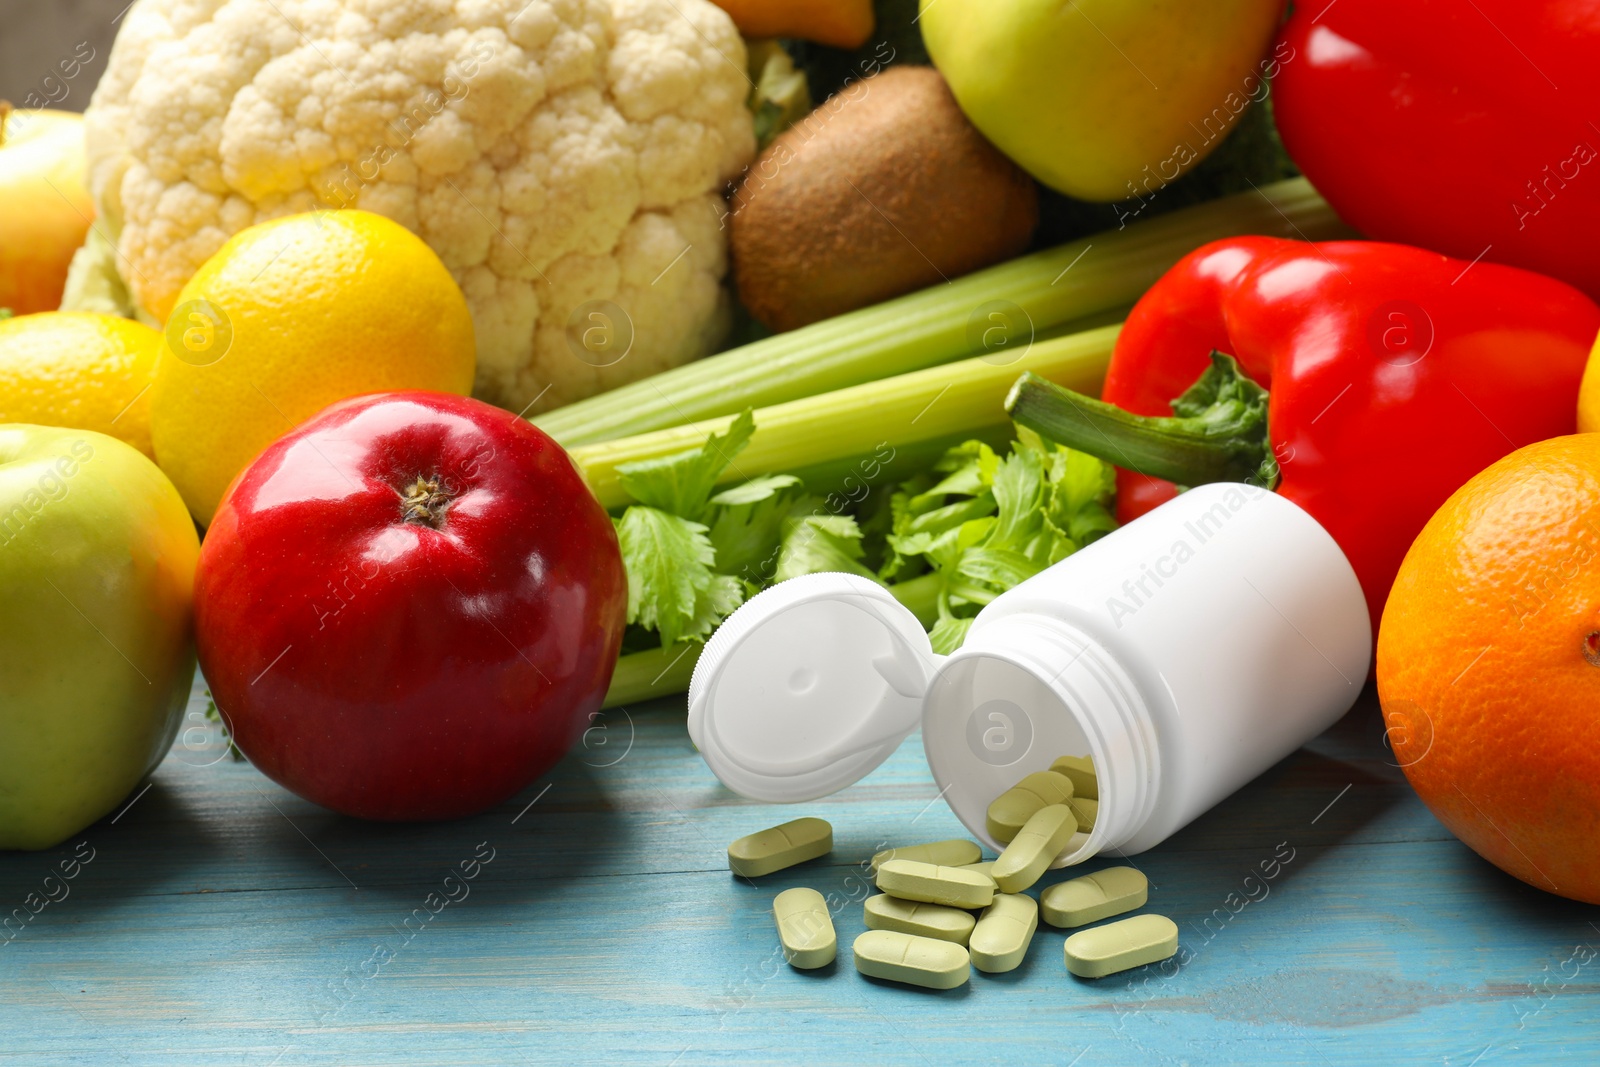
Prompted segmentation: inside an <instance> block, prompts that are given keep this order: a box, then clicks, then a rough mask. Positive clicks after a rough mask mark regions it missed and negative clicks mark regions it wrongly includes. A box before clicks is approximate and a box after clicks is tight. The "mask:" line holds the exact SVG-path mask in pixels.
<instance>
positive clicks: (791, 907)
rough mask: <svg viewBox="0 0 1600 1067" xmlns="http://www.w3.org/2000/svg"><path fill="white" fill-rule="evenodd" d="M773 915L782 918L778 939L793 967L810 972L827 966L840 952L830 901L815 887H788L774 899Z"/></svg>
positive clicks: (785, 957) (779, 922)
mask: <svg viewBox="0 0 1600 1067" xmlns="http://www.w3.org/2000/svg"><path fill="white" fill-rule="evenodd" d="M772 917H773V918H774V919H776V920H777V921H778V940H779V941H780V942H782V943H783V958H784V959H786V960H788V961H789V966H791V967H798V968H799V969H800V970H802V971H809V970H812V969H814V968H817V967H826V966H827V965H828V964H830V963H832V962H833V958H834V956H835V955H837V953H838V951H839V939H838V938H837V937H836V936H835V935H834V932H833V917H832V916H830V915H829V914H828V902H827V901H826V900H824V899H823V898H822V894H821V893H819V892H817V891H816V890H815V889H806V888H804V887H801V888H798V889H785V890H784V891H783V892H781V893H779V894H778V895H777V896H776V897H773V898H772Z"/></svg>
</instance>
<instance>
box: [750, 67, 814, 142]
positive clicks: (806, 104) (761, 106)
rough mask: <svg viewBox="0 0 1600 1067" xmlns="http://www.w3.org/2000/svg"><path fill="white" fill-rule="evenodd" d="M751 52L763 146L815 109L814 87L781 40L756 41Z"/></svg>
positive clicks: (759, 137)
mask: <svg viewBox="0 0 1600 1067" xmlns="http://www.w3.org/2000/svg"><path fill="white" fill-rule="evenodd" d="M749 53H750V55H749V60H750V79H751V82H752V83H753V87H752V88H751V90H750V99H749V101H748V103H749V106H750V111H751V114H752V115H753V116H754V119H755V127H756V147H757V148H758V149H759V148H765V147H767V145H769V144H771V143H772V141H773V138H775V137H777V136H778V134H780V133H782V132H783V131H784V130H787V129H788V128H789V127H790V126H793V125H794V124H795V123H797V122H799V121H800V120H801V119H803V118H805V117H806V116H807V115H809V114H810V113H811V89H810V87H809V86H808V84H807V82H806V75H805V71H803V70H796V69H795V66H794V60H793V59H791V58H790V57H789V53H788V52H786V51H784V49H783V45H781V44H779V43H778V42H777V41H752V42H750V45H749Z"/></svg>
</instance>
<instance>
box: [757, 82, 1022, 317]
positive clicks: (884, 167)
mask: <svg viewBox="0 0 1600 1067" xmlns="http://www.w3.org/2000/svg"><path fill="white" fill-rule="evenodd" d="M731 211H732V216H731V220H730V227H729V228H730V236H729V243H730V246H731V249H732V254H733V269H734V279H735V283H736V285H737V286H738V290H739V297H740V299H741V300H742V301H743V302H744V305H745V307H746V308H748V309H749V311H750V313H751V314H752V315H754V316H755V317H756V319H758V320H759V321H760V322H761V323H763V324H764V325H766V326H767V327H769V328H770V329H773V330H778V331H782V330H792V329H795V328H796V327H799V326H804V325H806V324H808V323H812V322H817V321H820V320H822V319H826V318H831V317H832V316H834V315H839V314H843V313H844V312H846V311H853V310H855V309H856V308H861V307H866V306H867V305H869V304H876V303H878V302H880V301H883V300H888V299H890V298H891V297H896V296H900V295H902V294H904V293H909V292H912V291H913V290H916V289H922V288H925V287H927V286H929V285H933V284H936V283H940V282H944V281H948V280H950V279H952V278H956V277H958V276H959V275H962V274H966V273H967V272H969V271H973V270H977V269H978V268H980V267H986V266H989V265H990V264H992V263H998V262H1000V261H1002V260H1005V259H1010V258H1011V257H1013V256H1016V255H1018V254H1020V253H1021V252H1023V251H1024V250H1025V249H1026V248H1027V247H1028V241H1029V238H1030V237H1031V235H1032V234H1033V229H1034V227H1035V226H1036V225H1037V224H1038V221H1039V193H1038V187H1037V186H1036V185H1035V184H1034V181H1033V179H1032V178H1030V177H1028V175H1027V174H1025V173H1024V172H1023V171H1022V170H1021V169H1020V168H1019V167H1017V166H1016V164H1014V163H1012V162H1011V161H1010V160H1009V159H1007V158H1006V157H1005V156H1004V155H1002V154H1001V153H1000V151H999V150H998V149H996V148H995V147H994V146H993V145H992V144H990V143H989V142H988V141H987V140H985V139H984V137H983V135H982V134H980V133H979V132H978V131H977V130H976V129H974V128H973V126H972V124H971V123H969V122H968V121H967V119H966V116H964V115H963V114H962V113H961V109H960V108H959V107H958V106H957V105H956V101H955V98H954V97H953V96H951V94H950V89H949V87H948V86H947V85H946V84H945V81H944V78H943V77H942V76H940V74H939V72H938V71H936V70H934V69H933V68H932V67H915V66H897V67H890V68H889V69H888V70H886V71H884V72H883V73H881V74H877V75H875V76H873V77H871V78H866V79H863V80H861V81H859V82H856V83H855V84H853V85H850V86H847V87H846V88H845V89H844V90H842V91H841V92H839V93H837V94H835V95H834V96H833V97H831V98H829V99H828V101H827V102H826V103H824V104H823V105H822V106H821V107H819V108H817V110H816V111H814V112H812V113H811V115H809V116H808V117H807V118H806V119H805V120H804V121H802V122H801V123H799V124H798V125H796V126H794V127H791V128H790V129H789V130H787V131H785V132H784V133H783V134H782V135H780V136H779V137H778V138H777V139H776V140H775V141H773V142H772V144H771V145H769V146H768V147H767V149H766V151H765V152H763V153H762V154H761V156H760V158H758V159H757V160H756V162H755V163H753V164H752V165H751V167H750V169H749V170H748V171H747V172H746V174H745V176H744V178H743V179H742V181H741V182H740V184H739V186H738V187H737V188H736V189H735V191H734V194H733V200H732V204H731Z"/></svg>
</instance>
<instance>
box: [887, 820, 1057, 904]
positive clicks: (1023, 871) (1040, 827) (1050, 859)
mask: <svg viewBox="0 0 1600 1067" xmlns="http://www.w3.org/2000/svg"><path fill="white" fill-rule="evenodd" d="M1077 831H1078V820H1077V818H1076V817H1075V816H1074V815H1073V814H1072V809H1071V808H1069V807H1067V806H1066V805H1065V804H1051V805H1050V806H1049V807H1047V808H1040V809H1039V810H1038V811H1036V812H1034V813H1033V815H1032V816H1031V817H1029V819H1028V821H1027V822H1026V823H1024V824H1023V826H1022V829H1021V830H1018V831H1017V836H1016V837H1014V838H1012V839H1011V844H1009V845H1007V846H1006V850H1005V851H1004V852H1002V853H1000V858H999V859H997V860H995V861H994V871H993V877H994V883H995V885H997V886H999V887H1000V891H1001V892H1002V893H1020V892H1022V891H1023V890H1024V889H1026V888H1028V887H1029V886H1030V885H1032V884H1033V883H1035V882H1037V881H1038V880H1039V876H1040V875H1042V874H1043V873H1044V872H1045V870H1046V869H1048V868H1049V866H1050V864H1052V863H1054V862H1055V859H1056V857H1057V856H1059V855H1061V853H1062V851H1063V850H1064V849H1066V847H1067V842H1068V841H1071V840H1072V835H1073V834H1075V833H1077ZM880 888H881V886H880Z"/></svg>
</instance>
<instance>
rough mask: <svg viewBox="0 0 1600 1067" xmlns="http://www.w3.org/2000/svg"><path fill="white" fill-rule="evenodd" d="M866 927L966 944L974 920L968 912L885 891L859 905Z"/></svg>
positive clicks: (970, 934)
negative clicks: (904, 898) (904, 897)
mask: <svg viewBox="0 0 1600 1067" xmlns="http://www.w3.org/2000/svg"><path fill="white" fill-rule="evenodd" d="M861 913H862V918H863V919H864V920H865V922H866V924H867V929H868V930H897V931H899V932H900V933H902V934H915V935H916V936H918V937H932V938H937V939H938V940H940V941H953V942H955V943H956V944H958V945H965V944H966V943H967V939H968V938H969V937H971V936H972V927H973V925H974V924H975V923H976V922H977V920H976V919H974V918H973V917H972V913H971V912H966V911H962V910H961V909H960V908H947V907H945V906H944V905H942V904H924V903H923V902H922V901H920V900H901V899H899V898H898V897H891V896H889V895H888V894H887V893H879V894H877V895H876V896H870V897H868V898H867V899H866V902H865V903H863V904H862V905H861Z"/></svg>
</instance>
